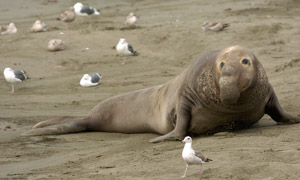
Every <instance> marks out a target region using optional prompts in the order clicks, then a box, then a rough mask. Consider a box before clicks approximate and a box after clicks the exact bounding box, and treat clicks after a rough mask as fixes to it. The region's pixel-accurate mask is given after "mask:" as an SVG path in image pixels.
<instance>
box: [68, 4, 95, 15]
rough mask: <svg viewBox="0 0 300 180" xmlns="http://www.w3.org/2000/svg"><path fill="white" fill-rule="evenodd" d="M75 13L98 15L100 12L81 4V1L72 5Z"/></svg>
mask: <svg viewBox="0 0 300 180" xmlns="http://www.w3.org/2000/svg"><path fill="white" fill-rule="evenodd" d="M74 9H75V13H76V15H77V16H89V15H93V14H95V15H99V14H100V12H99V11H98V10H97V9H95V8H93V7H90V6H86V5H83V4H82V3H80V2H78V3H76V4H75V5H74Z"/></svg>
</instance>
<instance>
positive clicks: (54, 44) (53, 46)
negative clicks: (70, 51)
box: [48, 39, 65, 51]
mask: <svg viewBox="0 0 300 180" xmlns="http://www.w3.org/2000/svg"><path fill="white" fill-rule="evenodd" d="M64 49H65V43H64V41H63V40H61V39H52V40H50V41H49V42H48V51H62V50H64Z"/></svg>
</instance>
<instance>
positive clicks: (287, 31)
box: [0, 0, 300, 180]
mask: <svg viewBox="0 0 300 180" xmlns="http://www.w3.org/2000/svg"><path fill="white" fill-rule="evenodd" d="M75 3H76V1H73V0H68V1H58V2H55V3H47V1H46V0H43V1H34V0H28V1H23V0H14V1H5V2H4V1H3V2H0V25H5V24H8V23H10V22H14V23H15V24H16V26H17V28H18V32H17V34H13V35H3V36H0V42H1V43H0V54H1V57H0V63H1V71H3V70H4V68H5V67H11V68H13V69H18V70H25V71H26V73H27V75H28V76H30V78H31V79H29V80H28V81H26V82H24V83H19V84H16V86H15V91H16V92H15V94H10V93H9V91H10V90H11V89H10V88H11V87H10V85H9V84H8V83H7V82H6V81H5V79H4V77H3V75H1V76H0V84H1V86H0V99H1V101H0V152H1V153H0V179H1V178H8V179H16V178H25V179H122V180H132V179H149V180H150V179H151V180H153V179H180V176H181V175H183V172H184V169H185V163H184V162H183V160H182V158H181V151H182V148H183V144H181V143H180V142H179V141H177V142H163V143H158V144H151V143H149V142H148V141H149V140H150V139H152V138H154V137H157V136H158V135H157V134H120V133H104V132H87V133H78V134H68V135H60V136H40V137H21V136H20V134H21V133H23V132H25V131H28V130H29V129H30V128H31V127H32V126H33V125H34V124H35V123H37V122H40V121H42V120H46V119H49V118H53V117H59V116H84V115H85V114H86V113H87V112H88V111H89V110H90V109H91V108H92V107H93V106H95V105H96V104H97V103H98V102H100V101H103V100H104V99H107V98H109V97H112V96H115V95H118V94H123V93H126V92H130V91H133V90H138V89H142V88H146V87H151V86H154V85H159V84H162V83H165V82H166V81H168V80H169V79H171V78H173V77H175V76H176V75H177V74H179V73H181V72H182V71H183V69H184V68H186V67H187V66H188V65H189V64H190V63H191V62H192V61H193V60H194V59H195V58H196V57H197V55H199V54H200V53H202V52H204V51H206V50H213V49H222V48H225V47H228V46H231V45H236V44H239V45H243V46H246V47H248V48H249V49H251V50H252V51H253V52H254V53H255V54H256V56H257V57H258V59H259V60H260V61H261V62H262V64H263V66H264V68H265V70H266V72H267V74H268V78H269V81H270V83H271V84H272V85H273V87H274V90H275V92H276V93H277V96H278V98H279V101H280V103H281V105H282V106H283V108H284V109H285V110H286V111H288V112H290V113H291V114H293V115H295V116H299V115H300V113H299V109H300V104H299V102H300V93H299V92H300V81H299V77H300V75H299V71H300V52H299V47H300V42H299V37H300V29H299V27H300V24H299V22H300V21H299V20H300V16H299V10H300V3H299V2H297V1H293V0H287V1H284V0H273V1H272V0H269V1H267V0H266V1H260V0H253V1H249V0H248V1H236V0H218V1H210V0H203V1H197V0H189V1H178V0H176V1H165V2H161V1H158V0H145V1H130V0H128V1H119V0H115V1H107V2H106V1H96V0H91V1H83V3H86V4H90V5H93V6H94V7H96V8H98V9H100V10H101V15H100V16H92V17H87V18H84V20H83V22H82V23H81V22H80V21H81V20H80V19H76V20H75V21H74V22H73V23H70V25H69V28H67V27H66V26H65V25H64V24H63V23H61V22H59V21H56V20H55V18H56V17H58V15H59V14H60V13H61V12H62V11H64V10H65V9H67V8H68V7H70V6H72V5H74V4H75ZM130 12H135V13H136V14H137V15H138V16H140V19H139V21H138V23H137V25H136V27H135V28H128V27H126V26H125V25H124V21H125V18H126V16H127V15H128V14H129V13H130ZM37 19H40V20H42V21H43V22H45V23H46V24H47V25H48V29H49V31H48V32H42V33H31V32H29V29H30V27H31V25H32V24H33V23H34V21H35V20H37ZM205 20H210V21H218V22H223V23H229V24H230V27H229V28H228V29H227V30H225V31H222V32H204V31H203V30H202V29H201V25H202V23H203V22H204V21H205ZM61 32H63V34H60V33H61ZM121 37H125V38H126V39H127V40H128V41H129V43H131V44H132V45H133V47H134V49H135V50H137V51H138V52H139V56H134V57H127V60H126V64H125V65H122V64H121V63H122V61H123V57H122V56H120V55H117V53H116V51H115V50H114V49H112V47H113V46H115V45H116V44H117V43H118V41H119V39H120V38H121ZM54 38H60V39H63V40H64V41H65V44H66V49H65V50H64V51H59V52H49V51H47V44H48V41H49V40H50V39H54ZM86 48H88V49H86ZM94 72H99V73H101V74H102V75H103V78H102V79H101V83H100V85H99V86H96V87H92V88H84V87H81V86H80V85H79V81H80V78H81V77H82V75H83V74H85V73H94ZM6 126H9V127H10V128H9V129H5V127H6ZM299 130H300V125H281V126H279V125H276V123H275V122H274V121H273V120H272V119H271V118H270V117H269V116H264V117H263V118H262V120H261V121H260V122H259V123H257V124H255V125H254V126H252V127H250V128H249V129H246V130H240V131H235V132H232V133H227V134H226V133H225V134H222V135H220V136H199V137H195V138H194V141H193V147H194V148H195V149H197V150H201V151H202V152H203V154H204V155H206V156H208V157H209V158H211V159H213V161H212V162H210V163H207V164H205V165H204V166H203V170H204V173H203V174H202V175H199V174H197V171H198V170H199V167H198V166H191V167H190V168H189V170H188V173H187V176H188V178H187V179H209V180H213V179H236V180H240V179H264V180H275V179H278V180H279V179H280V180H281V179H298V178H299V177H300V172H299V169H300V148H299V147H300V140H299V134H300V132H299Z"/></svg>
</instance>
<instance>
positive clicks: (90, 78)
mask: <svg viewBox="0 0 300 180" xmlns="http://www.w3.org/2000/svg"><path fill="white" fill-rule="evenodd" d="M101 78H102V75H101V74H99V73H95V74H92V75H88V74H84V75H83V77H82V78H81V80H80V85H81V86H84V87H90V86H97V85H98V84H99V80H100V79H101Z"/></svg>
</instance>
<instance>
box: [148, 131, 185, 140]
mask: <svg viewBox="0 0 300 180" xmlns="http://www.w3.org/2000/svg"><path fill="white" fill-rule="evenodd" d="M183 138H184V136H182V135H176V133H175V132H174V130H173V131H171V132H169V133H168V134H165V135H163V136H159V137H157V138H154V139H152V140H150V142H151V143H158V142H162V141H176V140H178V141H179V140H182V139H183Z"/></svg>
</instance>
